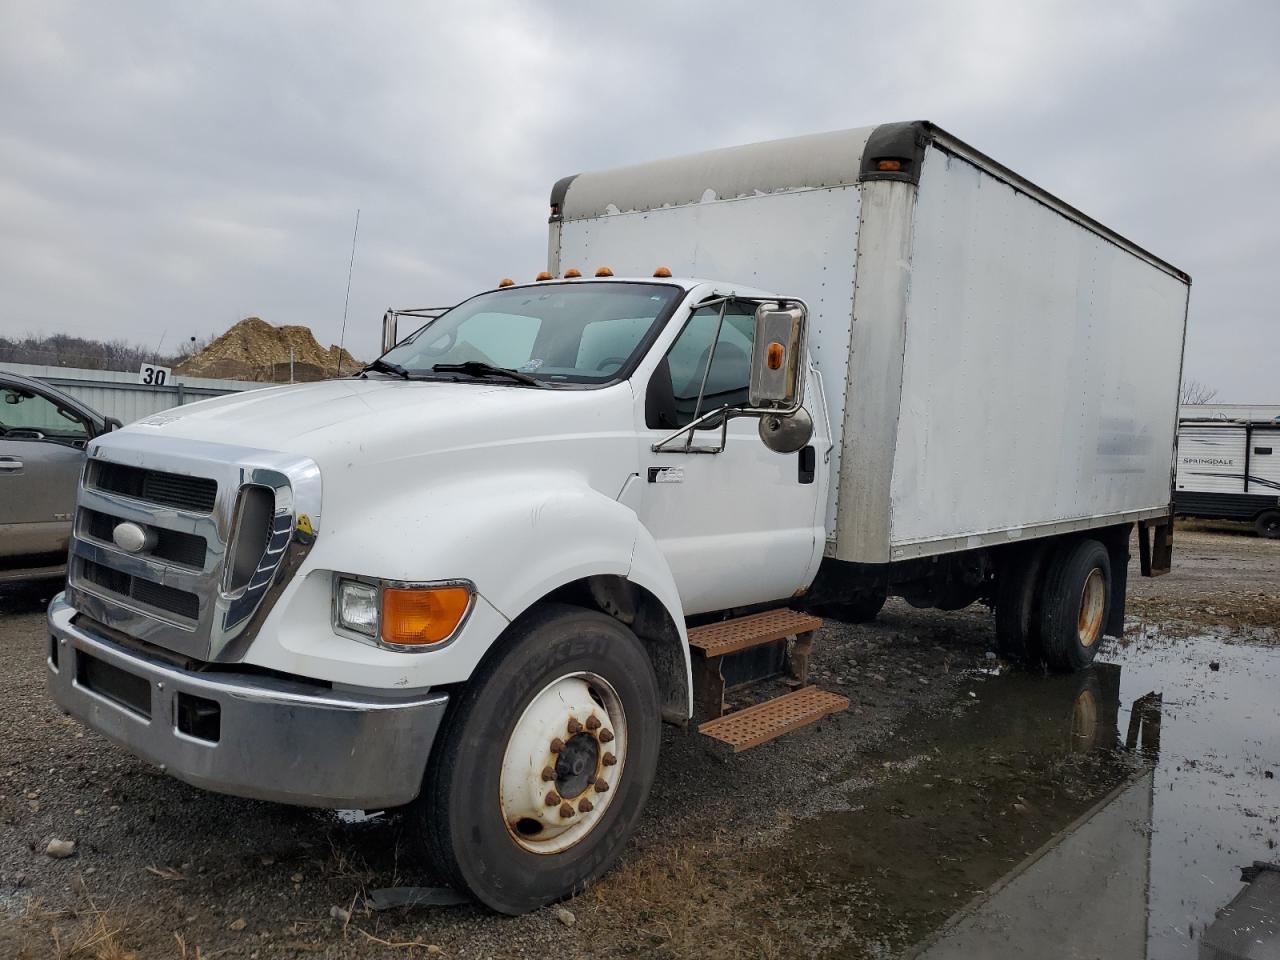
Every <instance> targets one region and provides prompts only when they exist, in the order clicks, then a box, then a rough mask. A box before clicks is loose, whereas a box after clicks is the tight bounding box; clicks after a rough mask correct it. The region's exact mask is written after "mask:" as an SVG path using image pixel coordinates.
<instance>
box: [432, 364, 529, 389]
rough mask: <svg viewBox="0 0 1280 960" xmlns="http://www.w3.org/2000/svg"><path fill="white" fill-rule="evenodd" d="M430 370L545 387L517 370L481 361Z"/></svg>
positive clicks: (439, 366)
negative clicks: (499, 378)
mask: <svg viewBox="0 0 1280 960" xmlns="http://www.w3.org/2000/svg"><path fill="white" fill-rule="evenodd" d="M431 369H432V370H433V371H435V372H436V373H465V374H466V375H467V376H468V377H506V378H507V379H509V380H514V381H515V382H516V383H523V384H527V385H528V386H530V387H545V386H547V384H545V383H543V382H542V381H541V380H535V379H534V378H533V377H531V376H529V375H527V374H524V373H521V372H520V371H519V370H511V369H509V368H508V367H495V366H494V365H493V364H492V363H485V362H484V361H483V360H468V361H467V362H466V363H437V364H436V365H435V366H434V367H432V368H431Z"/></svg>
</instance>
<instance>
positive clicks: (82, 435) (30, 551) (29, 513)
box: [0, 382, 90, 557]
mask: <svg viewBox="0 0 1280 960" xmlns="http://www.w3.org/2000/svg"><path fill="white" fill-rule="evenodd" d="M0 399H2V400H3V401H4V402H3V403H0V557H21V556H34V555H37V554H51V553H63V552H65V551H66V549H67V541H68V539H69V538H70V535H71V521H72V518H73V516H74V515H75V508H76V485H77V483H78V482H79V480H80V471H81V470H82V469H83V466H84V457H85V452H84V447H85V444H86V442H87V441H88V440H89V436H90V433H89V425H88V424H86V423H85V422H84V421H83V420H81V419H80V418H79V417H78V416H75V415H73V414H72V413H71V412H70V411H67V412H66V413H64V412H63V408H62V407H61V406H60V405H59V404H58V403H56V402H55V400H54V399H52V398H51V397H48V396H45V395H44V394H43V393H38V392H35V391H34V390H31V389H29V388H27V387H25V386H24V387H19V386H16V385H13V384H6V383H3V382H0Z"/></svg>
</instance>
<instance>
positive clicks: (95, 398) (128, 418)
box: [0, 363, 276, 423]
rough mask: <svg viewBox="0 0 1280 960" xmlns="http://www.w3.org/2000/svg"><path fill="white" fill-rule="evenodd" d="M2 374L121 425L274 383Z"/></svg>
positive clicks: (31, 371) (16, 369)
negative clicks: (50, 390) (157, 382)
mask: <svg viewBox="0 0 1280 960" xmlns="http://www.w3.org/2000/svg"><path fill="white" fill-rule="evenodd" d="M0 370H2V371H4V372H6V373H16V374H18V375H20V376H23V377H34V378H35V379H37V380H43V381H45V382H46V383H48V384H50V385H52V386H54V387H57V388H58V389H59V390H63V391H65V392H66V393H69V394H71V396H73V397H75V398H76V399H77V400H79V401H80V402H81V403H84V404H86V405H88V406H90V407H92V408H93V409H94V410H96V411H98V412H99V413H100V414H102V415H103V416H105V417H115V418H116V419H118V420H119V421H120V422H121V423H130V422H132V421H134V420H140V419H141V418H143V417H148V416H150V415H151V414H153V413H159V412H160V411H161V410H168V409H170V408H172V407H180V406H182V405H183V404H185V403H194V402H195V401H197V400H206V399H208V398H209V397H220V396H222V395H224V394H227V393H239V392H241V391H244V390H257V389H259V388H261V387H272V386H276V384H272V383H254V382H252V381H248V380H210V379H205V378H201V377H177V376H175V377H174V379H173V381H172V382H170V383H166V384H164V385H163V386H151V385H148V384H144V383H139V382H138V374H136V373H128V372H123V371H119V370H85V369H81V368H78V367H46V366H41V365H38V364H31V363H0Z"/></svg>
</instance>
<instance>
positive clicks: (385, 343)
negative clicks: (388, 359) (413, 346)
mask: <svg viewBox="0 0 1280 960" xmlns="http://www.w3.org/2000/svg"><path fill="white" fill-rule="evenodd" d="M399 325H400V317H399V316H398V315H397V314H396V312H395V311H394V310H390V309H388V310H387V312H386V313H384V314H383V315H382V353H386V352H387V351H388V350H390V349H391V348H392V347H394V346H395V345H396V344H397V343H399V342H400V340H399V338H398V336H397V333H396V328H397V327H398V326H399ZM381 355H382V354H379V356H381Z"/></svg>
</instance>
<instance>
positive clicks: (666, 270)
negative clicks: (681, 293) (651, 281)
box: [653, 267, 671, 279]
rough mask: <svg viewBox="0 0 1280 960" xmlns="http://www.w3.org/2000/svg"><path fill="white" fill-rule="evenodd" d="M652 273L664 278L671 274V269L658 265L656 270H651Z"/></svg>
mask: <svg viewBox="0 0 1280 960" xmlns="http://www.w3.org/2000/svg"><path fill="white" fill-rule="evenodd" d="M653 275H654V276H655V277H662V278H664V279H665V278H667V277H669V276H671V269H670V268H669V267H659V268H658V269H657V270H655V271H653Z"/></svg>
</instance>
